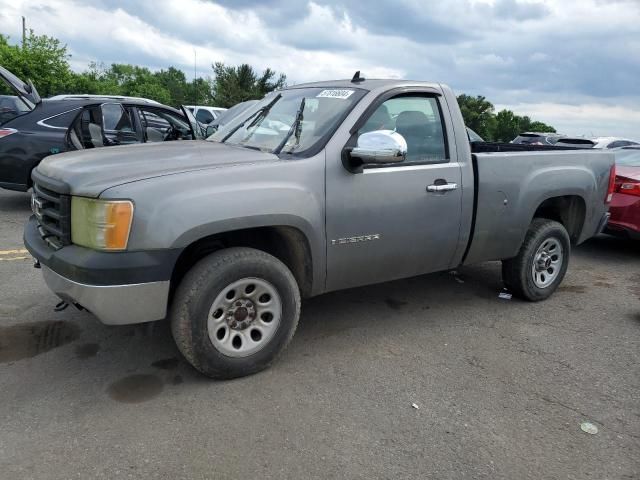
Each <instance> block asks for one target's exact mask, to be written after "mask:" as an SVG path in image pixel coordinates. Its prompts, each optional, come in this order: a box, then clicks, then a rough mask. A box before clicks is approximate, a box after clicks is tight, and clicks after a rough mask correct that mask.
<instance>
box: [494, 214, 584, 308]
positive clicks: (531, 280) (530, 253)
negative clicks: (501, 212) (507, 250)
mask: <svg viewBox="0 0 640 480" xmlns="http://www.w3.org/2000/svg"><path fill="white" fill-rule="evenodd" d="M570 252H571V242H570V240H569V234H568V233H567V230H566V229H565V228H564V226H563V225H562V224H561V223H559V222H556V221H553V220H548V219H546V218H536V219H534V220H533V222H531V226H530V227H529V230H528V231H527V234H526V236H525V239H524V242H523V244H522V246H521V247H520V251H519V252H518V255H517V256H516V257H514V258H511V259H509V260H503V261H502V278H503V281H504V283H505V285H506V286H507V288H509V289H510V290H511V291H512V292H513V293H514V294H515V295H517V296H518V297H520V298H523V299H525V300H529V301H532V302H537V301H540V300H544V299H546V298H548V297H549V296H551V294H552V293H553V292H554V291H555V290H556V288H558V285H560V283H561V282H562V279H563V278H564V275H565V273H566V272H567V267H568V266H569V255H570Z"/></svg>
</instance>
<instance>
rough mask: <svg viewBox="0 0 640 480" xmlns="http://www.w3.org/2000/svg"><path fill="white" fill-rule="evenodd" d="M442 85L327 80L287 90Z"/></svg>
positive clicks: (406, 81)
mask: <svg viewBox="0 0 640 480" xmlns="http://www.w3.org/2000/svg"><path fill="white" fill-rule="evenodd" d="M441 86H442V85H441V84H439V83H437V82H423V81H416V80H401V79H379V78H373V79H365V80H358V81H355V82H354V81H352V80H346V79H344V80H327V81H324V82H310V83H300V84H298V85H291V86H288V87H287V89H294V88H311V87H320V88H322V87H331V88H360V89H362V90H369V91H371V90H376V89H379V88H387V89H389V88H396V87H431V88H439V87H441Z"/></svg>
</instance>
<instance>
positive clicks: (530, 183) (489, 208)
mask: <svg viewBox="0 0 640 480" xmlns="http://www.w3.org/2000/svg"><path fill="white" fill-rule="evenodd" d="M487 145H488V144H483V145H482V146H481V148H488V147H487ZM491 145H492V146H493V148H501V147H505V148H509V149H511V148H513V147H520V146H519V145H514V144H491ZM522 147H526V148H522V149H520V150H516V149H515V148H514V149H513V150H509V151H505V150H492V151H491V153H474V154H473V155H472V159H473V170H474V187H475V189H474V217H473V221H472V225H471V230H472V231H471V237H470V238H471V241H470V243H469V245H468V247H467V252H466V255H465V256H464V259H463V263H464V264H470V263H477V262H482V261H487V260H500V259H505V258H511V257H514V256H515V255H517V253H518V250H519V248H520V246H521V245H522V242H523V240H524V236H525V234H526V231H527V228H528V225H529V224H530V223H531V221H532V219H533V217H534V215H535V213H536V211H537V210H538V209H539V208H540V206H541V205H542V204H543V203H544V202H545V201H549V199H558V200H557V201H575V203H576V205H577V207H576V209H577V210H580V209H581V210H582V211H579V212H576V214H577V215H579V216H580V217H581V218H582V217H584V221H581V222H580V226H579V228H578V231H577V232H575V238H572V240H573V241H574V242H575V243H580V242H582V241H584V240H585V239H587V238H589V237H591V236H593V235H594V233H595V232H596V230H597V228H598V224H599V223H600V220H601V218H602V215H603V214H604V213H605V212H606V208H607V206H606V205H605V204H604V199H605V196H606V193H607V187H608V181H609V172H610V168H611V165H612V164H613V155H612V154H611V153H608V152H603V151H593V150H576V149H572V148H569V149H566V148H563V147H544V146H541V145H523V146H522ZM540 147H542V148H540ZM560 150H569V151H560ZM485 152H486V150H485ZM572 197H577V198H575V199H574V200H572ZM571 233H572V232H570V234H571Z"/></svg>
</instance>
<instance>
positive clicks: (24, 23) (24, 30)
mask: <svg viewBox="0 0 640 480" xmlns="http://www.w3.org/2000/svg"><path fill="white" fill-rule="evenodd" d="M26 41H27V20H26V19H25V18H24V16H23V17H22V48H24V44H25V43H26Z"/></svg>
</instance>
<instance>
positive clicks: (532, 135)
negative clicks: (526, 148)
mask: <svg viewBox="0 0 640 480" xmlns="http://www.w3.org/2000/svg"><path fill="white" fill-rule="evenodd" d="M562 137H564V135H562V134H560V133H550V132H525V133H521V134H520V135H518V136H517V137H516V138H514V139H513V140H511V143H517V144H525V145H555V144H556V142H557V141H558V140H559V139H561V138H562Z"/></svg>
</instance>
